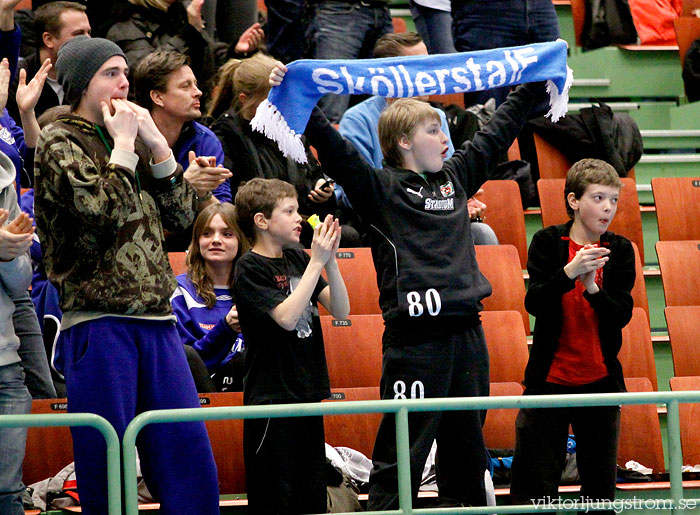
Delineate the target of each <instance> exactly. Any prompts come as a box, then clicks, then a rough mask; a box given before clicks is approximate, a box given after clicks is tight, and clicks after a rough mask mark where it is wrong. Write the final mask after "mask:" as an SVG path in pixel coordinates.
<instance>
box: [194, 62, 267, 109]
mask: <svg viewBox="0 0 700 515" xmlns="http://www.w3.org/2000/svg"><path fill="white" fill-rule="evenodd" d="M275 62H276V61H275V59H274V58H272V57H270V56H269V55H265V54H263V53H262V52H258V53H256V54H255V55H253V56H252V57H248V58H246V59H229V60H228V61H227V62H226V63H225V64H224V65H223V66H221V68H219V73H218V80H217V82H216V86H215V87H214V94H213V95H212V99H211V102H210V104H209V110H208V112H207V116H209V117H211V118H213V119H216V118H218V117H219V116H221V114H222V113H223V112H224V111H226V110H227V109H229V108H231V107H235V108H236V109H237V110H238V111H247V110H250V108H251V107H253V106H252V104H253V102H254V101H255V99H254V98H253V97H255V96H256V95H259V94H265V93H267V92H268V91H269V90H270V85H269V83H268V79H269V77H270V72H271V71H272V69H273V68H274V67H275ZM240 93H244V94H245V95H247V97H248V98H249V99H250V101H249V102H245V103H243V104H241V102H240V101H239V99H238V95H239V94H240Z"/></svg>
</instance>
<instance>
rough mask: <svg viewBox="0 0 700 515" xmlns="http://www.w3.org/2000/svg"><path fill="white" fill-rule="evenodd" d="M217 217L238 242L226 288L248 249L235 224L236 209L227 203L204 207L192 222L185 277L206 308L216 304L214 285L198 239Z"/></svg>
mask: <svg viewBox="0 0 700 515" xmlns="http://www.w3.org/2000/svg"><path fill="white" fill-rule="evenodd" d="M216 215H219V216H220V217H221V219H222V220H223V221H224V223H225V224H226V227H228V228H229V229H231V230H232V231H233V232H234V234H235V235H236V239H237V240H238V252H237V253H236V257H234V258H233V263H232V264H231V273H230V274H229V278H228V287H229V288H232V287H233V268H234V266H235V264H236V261H238V258H239V257H241V256H242V255H243V254H244V253H245V252H246V251H247V250H248V249H249V247H250V246H249V244H248V240H247V239H246V237H245V236H244V235H243V231H241V228H240V227H239V226H238V223H236V208H235V207H234V206H233V205H232V204H229V203H228V202H221V203H216V204H210V205H208V206H207V207H205V208H204V209H203V210H202V212H201V213H199V216H197V219H196V220H195V222H194V227H193V229H192V241H191V242H190V247H189V249H188V252H187V258H186V261H185V262H186V264H187V277H189V279H190V281H192V284H194V287H195V289H196V290H197V295H199V296H200V297H202V299H203V300H204V303H205V304H206V306H207V308H210V309H211V308H213V307H214V304H216V294H215V293H214V284H213V283H212V281H211V279H210V278H209V276H208V275H207V266H206V262H205V261H204V257H202V251H201V249H200V248H199V238H200V237H201V236H202V233H203V232H204V230H205V229H206V228H207V227H209V224H210V223H211V220H212V218H214V217H215V216H216Z"/></svg>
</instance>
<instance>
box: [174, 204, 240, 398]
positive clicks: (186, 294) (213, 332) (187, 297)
mask: <svg viewBox="0 0 700 515" xmlns="http://www.w3.org/2000/svg"><path fill="white" fill-rule="evenodd" d="M235 216H236V210H235V208H234V206H233V205H232V204H228V203H222V204H211V205H210V206H207V207H206V208H205V209H204V210H202V212H201V213H200V214H199V216H198V217H197V220H196V221H195V224H194V230H193V232H192V242H191V243H190V246H189V251H188V254H187V261H186V262H187V273H185V274H182V275H179V276H178V277H177V283H178V287H177V289H176V290H175V293H174V294H173V296H172V298H171V299H170V300H171V302H172V305H173V312H174V313H175V315H176V316H177V330H178V333H179V334H180V338H181V339H182V343H183V344H185V345H189V346H191V348H192V349H194V350H195V351H196V352H197V354H198V355H199V356H200V357H201V359H202V360H203V361H204V364H205V365H206V368H207V371H208V374H209V375H211V376H212V379H213V381H214V386H215V387H216V389H217V390H219V391H241V390H242V389H243V384H242V370H243V369H242V364H243V360H242V351H243V350H244V344H243V336H242V335H241V334H240V330H241V328H240V325H239V323H238V312H237V311H236V306H235V303H234V301H233V297H232V296H231V289H232V288H233V267H234V265H235V264H236V260H237V259H238V258H239V257H240V256H241V255H242V254H243V253H244V252H245V251H246V250H248V241H247V240H246V238H245V237H244V236H243V233H242V232H241V230H240V229H239V228H238V225H237V224H236V220H235ZM193 373H195V371H194V370H193ZM195 375H196V373H195Z"/></svg>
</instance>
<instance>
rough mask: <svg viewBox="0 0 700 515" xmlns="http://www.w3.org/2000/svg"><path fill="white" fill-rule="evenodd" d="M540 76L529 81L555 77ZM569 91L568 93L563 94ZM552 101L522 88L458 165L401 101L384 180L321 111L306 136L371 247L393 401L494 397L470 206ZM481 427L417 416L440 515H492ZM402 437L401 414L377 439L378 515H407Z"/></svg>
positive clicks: (430, 118)
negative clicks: (466, 513)
mask: <svg viewBox="0 0 700 515" xmlns="http://www.w3.org/2000/svg"><path fill="white" fill-rule="evenodd" d="M453 55H454V54H453ZM391 59H394V60H396V59H397V58H391ZM403 59H407V58H403ZM377 61H388V60H377ZM375 62H376V61H375ZM391 62H392V63H396V64H398V65H401V62H400V61H391ZM373 64H374V63H373ZM373 64H370V65H369V66H372V65H373ZM376 64H379V63H376ZM321 66H327V64H326V63H322V64H321ZM377 69H379V68H370V69H369V70H370V73H372V71H371V70H377ZM286 71H287V69H286V67H285V66H284V65H283V64H282V63H278V65H277V67H276V68H275V69H274V70H273V72H272V73H271V75H270V83H271V85H272V86H279V85H280V84H282V80H283V79H284V77H285V74H286ZM564 76H566V72H564ZM533 77H535V76H530V77H529V79H530V80H537V81H540V80H542V79H543V78H545V77H542V76H541V75H540V76H539V78H537V79H534V78H533ZM526 80H527V79H526ZM282 85H283V86H284V84H282ZM355 85H357V82H356V83H355ZM275 89H276V88H273V93H274V91H275ZM559 91H560V92H564V94H565V88H564V87H563V83H562V87H561V88H560V89H559ZM393 92H395V90H394V91H393ZM543 92H544V90H543V84H542V83H541V82H534V83H532V84H527V85H524V86H521V87H518V88H517V89H516V90H515V91H514V92H513V93H511V94H510V95H509V97H508V100H507V101H506V102H505V103H504V104H503V105H502V106H501V107H500V108H499V109H498V110H497V111H496V113H495V114H494V116H493V118H492V119H491V121H490V122H489V123H488V124H487V125H486V126H485V127H484V129H483V131H481V132H479V133H477V134H476V135H475V137H474V139H473V140H472V141H470V142H466V143H465V144H464V145H463V146H462V148H460V149H458V150H457V151H456V152H455V154H454V155H453V156H452V157H451V158H450V159H447V160H444V157H445V152H446V150H447V145H446V141H447V137H446V136H445V134H443V132H442V131H441V130H440V119H439V117H438V115H437V114H436V113H435V110H434V109H433V108H432V107H430V105H428V104H427V103H425V102H421V101H418V100H414V99H410V98H406V99H399V100H397V101H395V102H394V103H393V104H392V105H391V106H389V107H387V109H386V110H385V111H384V112H383V113H382V115H381V118H380V121H379V137H380V142H381V145H382V151H383V153H384V159H385V165H386V166H385V168H383V169H381V170H380V169H374V168H372V167H371V166H369V165H368V164H367V163H366V162H365V161H364V160H363V159H362V158H361V156H360V155H359V154H358V152H357V150H356V149H355V148H354V147H353V146H352V145H351V144H350V143H348V142H347V141H345V140H344V139H343V138H342V137H341V136H340V134H338V132H337V131H336V130H335V129H333V127H332V126H331V125H330V123H329V122H328V121H327V120H326V119H325V117H324V116H323V114H322V113H321V111H320V110H319V109H318V108H315V109H314V110H313V112H312V114H311V119H310V122H309V124H308V126H307V127H306V131H305V135H306V136H307V137H308V138H309V142H310V143H311V144H312V145H313V146H314V147H315V148H316V149H317V150H318V154H319V158H320V160H321V162H324V161H330V160H332V161H333V162H334V163H335V176H334V177H333V178H334V179H335V180H336V181H337V182H338V183H339V184H340V185H342V186H343V187H344V188H345V191H346V193H347V195H348V197H349V199H350V201H351V202H352V204H353V206H354V207H355V209H356V210H357V212H358V214H359V215H360V217H361V218H362V220H363V223H364V224H365V226H366V227H367V228H368V233H369V235H370V239H371V246H372V255H373V256H374V260H375V267H376V270H377V283H378V285H379V288H380V297H379V302H380V306H381V308H382V313H383V317H384V319H385V323H386V327H385V331H384V336H383V350H384V353H383V367H382V379H381V385H380V390H381V396H382V398H383V399H407V398H439V397H473V396H487V395H488V393H489V361H488V350H487V347H486V342H485V339H484V333H483V330H482V327H481V322H480V319H479V311H481V309H482V306H481V300H482V299H483V298H485V297H487V296H488V295H490V294H491V286H490V285H489V283H488V281H487V280H486V279H485V278H484V276H483V275H482V274H481V273H480V272H479V268H478V265H477V263H476V258H475V252H474V245H473V243H472V238H471V234H470V228H469V225H470V224H469V214H468V209H467V200H468V199H469V198H470V197H471V196H473V195H474V194H475V193H476V191H477V190H478V189H479V187H480V186H481V185H482V184H483V183H484V182H485V181H486V180H487V179H488V176H489V173H490V172H491V171H492V170H493V169H494V167H495V166H496V164H497V161H498V157H499V156H500V155H501V154H503V153H505V152H506V150H507V149H508V147H509V146H510V145H511V143H512V141H513V140H514V139H515V137H516V136H517V134H518V132H519V131H520V128H521V126H522V124H523V123H524V122H525V119H526V117H527V114H528V112H529V111H530V108H531V106H532V104H533V102H534V101H535V100H537V99H538V96H539V95H540V93H543ZM273 93H271V96H270V97H269V100H270V103H271V104H272V103H273V102H272V101H273V100H275V98H276V97H275V95H274V94H273ZM404 96H405V95H404ZM277 98H279V97H277ZM274 106H276V107H278V108H279V113H277V115H278V116H279V115H280V114H281V115H282V116H284V111H285V108H284V104H283V103H280V102H278V103H276V104H274ZM258 114H260V109H259V111H258ZM253 123H254V125H255V120H253ZM481 423H482V419H481V415H480V412H478V411H473V410H472V411H445V412H433V413H423V412H421V413H415V414H412V415H411V416H410V417H409V435H410V442H409V445H410V455H411V486H412V491H413V495H414V498H415V496H417V493H418V487H419V484H420V479H421V472H422V469H423V466H424V463H425V460H426V458H427V456H428V453H429V451H430V448H431V445H432V442H433V440H437V446H438V451H437V453H438V454H437V460H438V461H437V463H438V466H437V483H438V488H439V492H440V503H441V505H443V506H461V505H465V504H467V505H477V506H478V505H481V506H483V505H485V504H486V488H485V474H487V472H486V468H487V455H486V449H485V447H484V442H483V437H482V433H481ZM394 426H395V423H394V415H393V414H390V415H387V416H385V417H384V419H383V420H382V423H381V425H380V428H379V432H378V434H377V440H376V443H375V448H374V453H373V457H372V458H373V462H374V467H373V470H372V473H371V476H370V496H369V503H368V509H369V510H370V511H375V510H384V509H395V508H396V507H398V486H397V464H396V433H395V427H394Z"/></svg>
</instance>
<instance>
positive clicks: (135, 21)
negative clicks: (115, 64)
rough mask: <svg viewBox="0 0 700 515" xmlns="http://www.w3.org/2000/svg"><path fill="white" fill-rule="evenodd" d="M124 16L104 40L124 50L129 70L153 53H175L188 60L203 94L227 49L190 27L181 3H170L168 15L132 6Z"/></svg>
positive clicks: (155, 10)
mask: <svg viewBox="0 0 700 515" xmlns="http://www.w3.org/2000/svg"><path fill="white" fill-rule="evenodd" d="M124 16H125V19H124V20H123V21H120V22H118V23H116V24H115V25H113V26H112V28H110V29H109V31H108V32H107V39H109V40H112V41H114V42H115V43H116V44H117V45H119V47H120V48H121V49H122V50H123V51H124V53H125V54H126V58H127V61H128V63H129V67H130V68H133V67H135V66H136V64H137V63H138V62H139V61H140V60H141V59H142V58H144V57H145V56H146V55H148V54H150V53H151V52H153V51H154V50H158V49H161V48H162V49H164V50H176V51H178V52H180V53H183V54H186V55H188V56H189V57H190V59H191V63H190V67H191V68H192V71H193V72H194V75H195V77H197V80H198V81H199V84H200V89H202V91H206V84H207V82H209V80H210V79H211V78H212V77H213V76H214V74H215V73H216V69H217V67H218V66H220V65H221V64H223V61H224V60H225V57H226V51H227V48H228V46H227V45H226V44H225V43H219V42H216V41H213V40H212V39H211V38H210V37H209V36H208V34H207V33H206V32H205V31H202V32H198V31H197V30H196V29H195V28H194V27H193V26H192V25H190V24H189V22H188V21H187V12H186V11H185V7H184V6H183V4H182V3H180V2H179V1H176V2H173V4H172V5H171V6H170V7H169V8H168V11H167V12H163V11H161V10H159V9H156V8H145V7H138V6H132V7H131V9H129V10H127V12H126V13H125V15H124Z"/></svg>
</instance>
